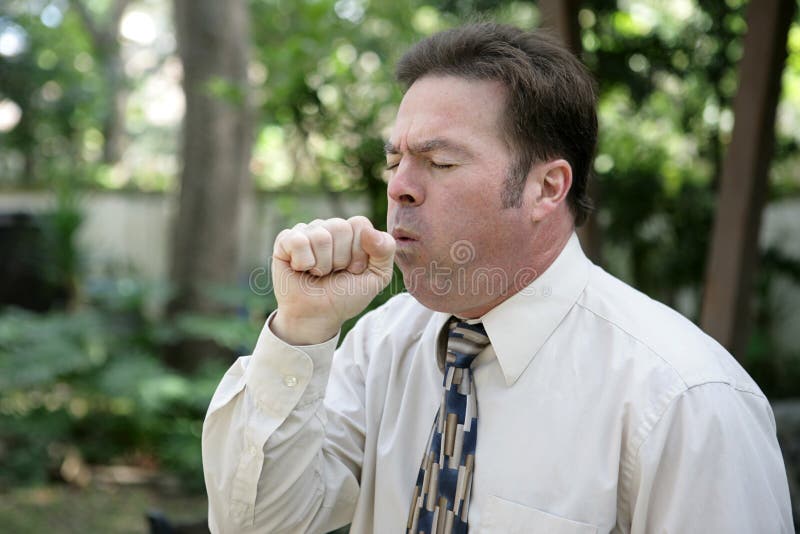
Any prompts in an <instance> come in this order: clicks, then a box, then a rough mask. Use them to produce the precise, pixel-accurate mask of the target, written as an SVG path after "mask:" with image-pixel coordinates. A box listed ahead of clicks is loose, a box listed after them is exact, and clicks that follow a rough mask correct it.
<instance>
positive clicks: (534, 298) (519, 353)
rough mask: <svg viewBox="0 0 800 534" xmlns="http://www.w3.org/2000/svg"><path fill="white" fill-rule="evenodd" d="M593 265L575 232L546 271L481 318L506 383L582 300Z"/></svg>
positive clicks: (514, 377)
mask: <svg viewBox="0 0 800 534" xmlns="http://www.w3.org/2000/svg"><path fill="white" fill-rule="evenodd" d="M591 265H592V263H591V262H590V261H589V260H588V259H587V258H586V256H585V255H584V254H583V250H581V245H580V242H579V241H578V236H577V235H576V234H575V233H574V232H573V234H572V236H571V237H570V239H569V241H567V244H566V246H565V247H564V249H563V250H562V251H561V253H560V254H559V255H558V257H557V258H556V260H555V261H554V262H553V263H552V264H551V265H550V267H548V268H547V270H545V272H544V273H542V274H541V275H540V276H539V277H537V278H536V279H535V280H534V281H533V282H532V283H531V284H530V285H528V286H527V287H526V288H524V289H522V290H521V291H519V292H518V293H516V294H514V295H512V296H511V297H510V298H508V299H507V300H505V301H503V302H502V303H500V304H499V305H497V306H496V307H494V308H492V309H491V310H489V311H488V312H487V313H486V314H485V315H484V316H483V317H482V318H481V321H482V322H483V326H484V328H486V333H487V334H488V335H489V339H490V340H491V342H492V348H493V349H494V351H495V354H496V355H497V361H498V363H499V364H500V368H501V370H502V372H503V376H504V377H505V380H506V385H508V386H511V385H512V384H514V382H516V381H517V379H518V378H519V377H520V375H522V373H523V371H525V369H526V368H527V367H528V365H529V364H530V363H531V361H533V358H534V357H535V356H536V354H537V353H538V352H539V349H540V348H541V347H542V345H544V343H545V341H547V339H548V338H549V337H550V335H551V334H552V333H553V331H555V329H556V327H558V325H559V323H560V322H561V321H562V319H564V317H565V316H566V315H567V312H569V310H570V309H571V308H572V306H573V305H574V304H575V302H576V301H577V300H578V297H579V296H580V294H581V293H582V292H583V290H584V288H585V287H586V283H587V282H588V280H589V269H590V267H591Z"/></svg>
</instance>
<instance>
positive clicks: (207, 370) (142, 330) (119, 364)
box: [0, 278, 270, 489]
mask: <svg viewBox="0 0 800 534" xmlns="http://www.w3.org/2000/svg"><path fill="white" fill-rule="evenodd" d="M167 293H168V289H167V288H165V287H163V286H161V285H152V284H151V285H148V284H144V283H141V282H137V281H135V280H133V279H130V278H118V279H108V280H94V281H92V282H91V283H89V284H87V285H86V286H85V293H84V296H83V298H84V301H83V302H82V303H81V305H80V308H79V309H77V310H72V311H53V312H50V313H47V314H34V313H31V312H26V311H22V310H18V309H10V310H7V311H5V312H3V313H2V314H0V355H2V357H0V463H1V464H2V465H3V469H2V470H0V488H2V487H4V486H7V485H9V484H11V483H15V482H19V481H25V482H42V481H46V480H49V479H52V478H54V477H55V478H60V475H59V468H60V466H61V464H62V462H63V461H64V459H65V455H66V453H67V451H69V450H70V449H73V448H77V449H78V450H79V451H80V454H81V455H82V457H83V460H84V461H86V462H87V463H89V464H115V463H128V464H140V465H142V466H145V467H153V466H155V467H160V468H163V469H165V471H167V472H172V473H175V474H177V475H179V477H180V480H181V481H182V483H183V484H184V485H185V487H186V488H188V489H199V488H201V487H202V466H201V463H200V449H199V447H200V432H201V426H202V420H203V416H204V414H205V410H206V408H207V407H208V403H209V400H210V399H211V394H212V393H213V391H214V389H215V387H216V385H217V383H218V381H219V378H220V376H221V375H222V373H223V372H224V371H225V369H226V367H227V365H228V364H229V363H232V361H231V362H228V363H225V362H206V363H205V364H204V365H202V366H200V368H199V369H198V370H197V371H196V372H193V373H191V374H185V373H183V374H182V373H178V372H176V371H174V370H172V369H169V368H167V367H166V366H165V365H164V364H163V363H162V359H161V357H160V355H161V351H163V350H164V349H165V347H168V346H169V344H170V343H171V342H174V341H175V340H177V339H193V338H203V339H208V338H211V339H213V340H214V341H216V342H217V343H219V344H220V345H222V346H225V347H228V348H229V349H231V351H239V352H244V351H246V350H247V349H244V347H252V346H253V345H254V343H255V340H256V338H257V335H258V331H259V328H260V323H262V322H263V319H264V313H265V312H266V308H268V307H270V300H269V299H268V298H261V299H259V300H258V303H257V305H256V306H254V307H253V308H251V309H244V308H243V309H242V315H241V316H238V317H233V318H231V317H193V316H188V315H187V316H178V317H177V318H175V319H174V320H173V321H167V320H166V319H165V318H164V317H163V316H161V315H160V314H158V313H155V314H154V312H153V311H152V310H157V309H158V301H160V300H162V299H164V298H165V295H166V294H167ZM234 295H235V296H234ZM240 296H241V292H240V291H233V292H231V291H230V290H228V291H222V292H221V298H227V299H229V300H231V299H235V300H237V301H239V302H241V301H242V299H241V298H240ZM254 300H255V299H252V298H251V299H250V302H251V303H253V302H254Z"/></svg>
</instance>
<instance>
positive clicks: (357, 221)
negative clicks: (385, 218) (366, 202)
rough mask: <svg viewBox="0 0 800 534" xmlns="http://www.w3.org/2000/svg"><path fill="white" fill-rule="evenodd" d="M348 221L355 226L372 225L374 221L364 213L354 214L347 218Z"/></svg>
mask: <svg viewBox="0 0 800 534" xmlns="http://www.w3.org/2000/svg"><path fill="white" fill-rule="evenodd" d="M347 222H349V223H350V225H351V226H353V227H362V226H372V222H371V221H370V220H369V219H367V218H366V217H364V216H363V215H354V216H353V217H350V218H349V219H347Z"/></svg>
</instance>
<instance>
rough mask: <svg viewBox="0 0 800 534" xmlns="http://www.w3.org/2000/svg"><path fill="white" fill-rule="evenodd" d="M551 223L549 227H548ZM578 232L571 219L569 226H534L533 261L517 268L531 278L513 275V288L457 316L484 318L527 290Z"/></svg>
mask: <svg viewBox="0 0 800 534" xmlns="http://www.w3.org/2000/svg"><path fill="white" fill-rule="evenodd" d="M548 223H550V224H548ZM574 230H575V227H574V225H573V224H572V220H571V218H570V220H569V221H568V224H564V223H563V222H561V221H552V222H551V221H542V222H541V223H538V224H537V225H536V226H535V227H534V231H533V236H532V238H531V242H532V243H533V244H534V246H535V250H534V251H532V253H531V256H530V261H528V262H526V263H525V264H521V265H519V266H517V269H516V271H515V274H516V273H522V272H530V273H531V275H530V276H528V277H526V276H512V280H513V285H511V286H510V287H509V288H508V289H507V290H506V291H505V292H503V293H502V294H500V295H497V296H496V297H495V298H494V299H492V300H491V301H489V302H487V303H483V304H481V305H480V306H477V307H474V308H470V309H466V310H460V311H458V312H455V315H457V316H458V317H462V318H464V319H476V318H478V317H482V316H484V315H485V314H486V313H488V312H489V310H491V309H493V308H495V307H496V306H499V305H500V304H502V303H503V302H505V301H506V300H508V299H509V298H511V297H512V296H514V295H516V294H517V293H519V292H520V291H522V290H523V289H525V288H526V287H528V286H529V285H530V284H531V283H532V282H533V281H534V280H535V279H536V278H538V277H539V276H540V275H541V274H542V273H544V272H545V271H546V270H547V269H548V268H549V267H550V266H551V265H552V264H553V262H554V261H556V258H558V256H559V254H561V251H562V250H564V247H565V246H566V245H567V242H568V241H569V239H570V237H572V233H573V231H574Z"/></svg>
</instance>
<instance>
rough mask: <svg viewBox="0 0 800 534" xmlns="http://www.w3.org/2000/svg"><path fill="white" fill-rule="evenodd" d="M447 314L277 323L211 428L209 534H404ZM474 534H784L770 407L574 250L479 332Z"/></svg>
mask: <svg viewBox="0 0 800 534" xmlns="http://www.w3.org/2000/svg"><path fill="white" fill-rule="evenodd" d="M447 319H448V315H447V314H444V313H438V312H433V311H431V310H429V309H427V308H425V307H423V306H422V305H421V304H419V303H418V302H417V301H416V300H415V299H414V298H413V297H412V296H411V295H409V294H402V295H398V296H396V297H394V298H393V299H391V300H390V301H389V302H388V303H386V304H385V305H383V306H381V307H380V308H378V309H376V310H374V311H372V312H370V313H369V314H367V315H365V316H364V317H363V318H362V319H361V320H360V321H359V322H358V324H357V325H356V326H355V327H354V329H353V330H352V331H351V332H350V333H349V334H348V335H347V336H346V337H345V339H344V341H343V343H342V346H341V347H340V348H339V349H338V350H336V352H335V354H334V348H335V346H336V342H337V339H336V338H334V339H331V340H330V341H328V342H325V343H322V344H320V345H314V346H305V347H293V346H290V345H287V344H286V343H284V342H282V341H281V340H280V339H278V338H277V337H275V336H274V335H273V334H272V332H271V331H270V329H269V326H268V324H269V322H268V323H267V326H265V328H264V329H263V331H262V333H261V336H260V337H259V340H258V343H257V344H256V347H255V350H254V352H253V355H252V356H248V357H242V358H239V359H238V360H237V361H236V363H234V365H233V366H232V367H231V369H230V370H229V371H228V372H227V373H226V374H225V376H224V378H223V379H222V382H221V383H220V385H219V387H218V389H217V391H216V393H215V395H214V398H213V399H212V401H211V405H210V407H209V410H208V415H207V417H206V421H205V424H204V427H203V464H204V470H205V479H206V487H207V490H208V497H209V522H210V526H211V530H212V532H215V533H216V532H224V533H232V532H260V533H277V532H298V533H305V532H327V531H330V530H333V529H335V528H337V527H339V526H341V525H345V524H347V523H351V522H352V527H351V532H352V533H354V534H360V533H381V534H383V533H400V532H404V529H405V526H406V520H407V517H408V513H409V509H410V506H411V497H412V493H413V490H414V485H415V482H416V477H417V473H418V471H419V466H420V459H421V458H422V456H423V454H424V452H425V449H426V446H427V439H428V436H429V433H430V430H431V425H432V424H433V420H434V417H435V414H436V410H437V409H438V406H439V402H440V399H441V394H442V373H441V369H440V367H439V364H438V362H437V357H436V354H437V340H438V338H439V335H440V331H441V329H442V326H443V325H444V324H445V323H446V321H447ZM482 321H483V324H484V326H485V328H486V331H487V333H488V335H489V338H490V339H491V342H492V345H491V346H490V347H488V348H487V349H485V350H484V351H483V352H482V353H481V354H480V356H479V357H478V358H477V359H476V361H475V362H474V363H473V377H474V381H475V388H476V392H477V399H478V413H479V418H478V429H479V431H478V442H477V451H476V459H475V473H474V478H473V487H472V497H471V501H470V508H469V525H470V529H471V530H472V531H474V532H492V533H494V532H496V533H503V534H507V533H516V532H520V533H522V532H525V533H537V532H543V533H548V534H589V533H607V532H622V533H636V534H644V533H650V532H653V533H681V534H683V533H693V532H697V533H703V534H709V533H711V534H713V533H740V532H741V533H783V532H787V533H788V532H791V531H792V529H793V527H792V516H791V511H790V502H789V490H788V483H787V479H786V472H785V468H784V465H783V459H782V457H781V452H780V449H779V447H778V442H777V439H776V433H775V420H774V417H773V414H772V410H771V408H770V405H769V402H768V401H767V399H766V398H765V396H764V394H763V393H762V392H761V390H760V389H759V388H758V386H757V385H756V384H755V383H754V382H753V380H752V379H751V378H750V377H749V376H748V375H747V373H746V372H745V371H744V370H743V369H742V367H741V366H740V365H739V364H738V363H737V362H736V361H735V360H734V359H733V358H732V357H731V356H730V354H728V353H727V352H726V351H725V349H723V348H722V347H721V346H720V345H719V344H718V343H716V342H715V341H714V340H713V339H711V338H710V337H708V336H707V335H705V334H704V333H703V332H701V331H700V330H699V329H698V328H697V327H696V326H694V325H693V324H692V323H691V322H689V321H688V320H686V319H685V318H683V317H682V316H681V315H679V314H677V313H676V312H674V311H672V310H670V309H669V308H667V307H665V306H663V305H661V304H659V303H658V302H656V301H653V300H651V299H650V298H648V297H647V296H645V295H643V294H642V293H639V292H638V291H636V290H635V289H633V288H631V287H630V286H627V285H625V284H624V283H622V282H621V281H619V280H617V279H615V278H614V277H612V276H610V275H609V274H607V273H606V272H604V271H603V270H602V269H600V268H599V267H596V266H594V265H593V264H592V263H591V262H590V261H589V260H588V259H586V257H585V256H584V255H583V252H582V251H581V248H580V245H579V244H578V240H577V238H576V236H574V235H573V236H572V238H571V239H570V241H569V243H568V244H567V246H566V247H565V248H564V250H563V251H562V252H561V254H560V255H559V257H558V258H557V259H556V261H555V262H554V263H553V264H552V265H551V266H550V267H549V268H548V269H547V271H546V272H544V273H543V274H542V275H541V276H540V277H539V278H538V279H537V280H535V281H534V282H533V283H532V284H531V285H530V286H529V287H528V288H526V289H525V290H523V291H521V292H520V293H517V294H516V295H514V296H512V297H511V298H509V299H508V300H506V301H505V302H503V303H502V304H500V305H499V306H497V307H496V308H494V309H492V310H491V311H490V312H488V313H487V314H486V315H485V316H483V317H482Z"/></svg>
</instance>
